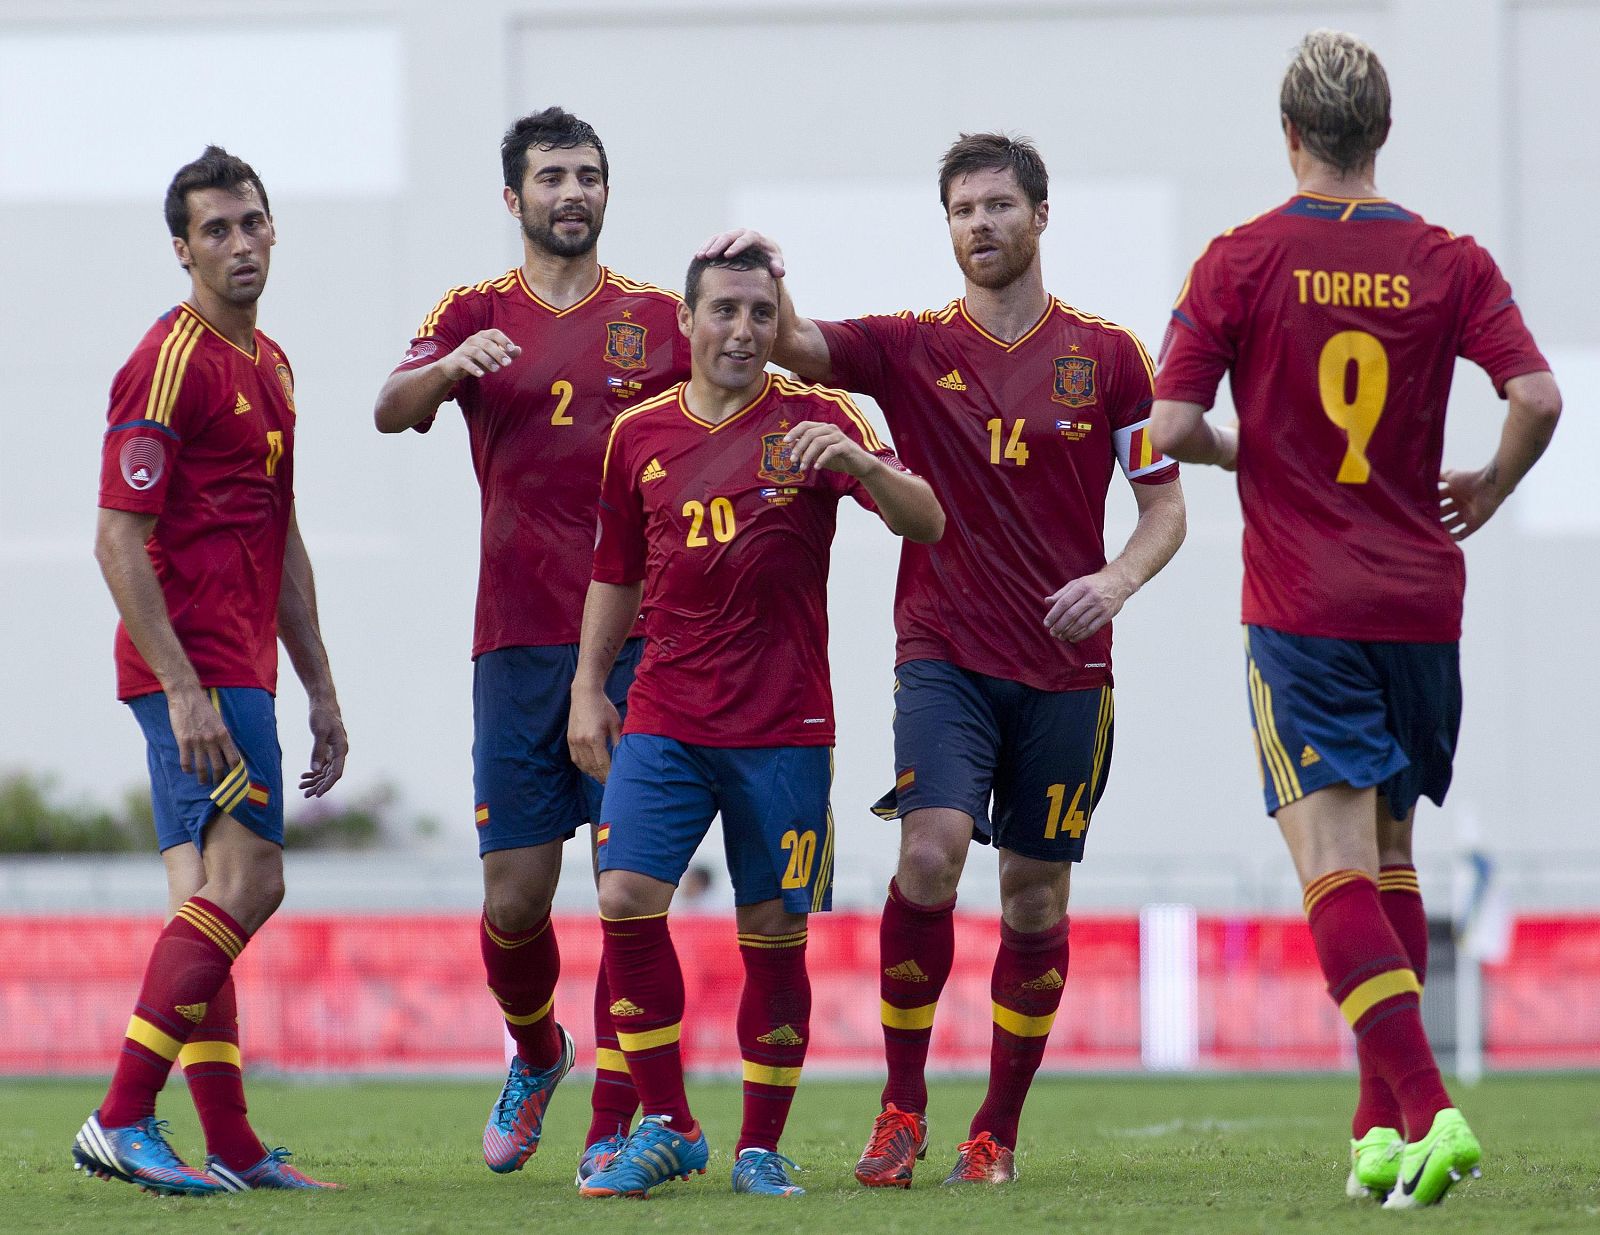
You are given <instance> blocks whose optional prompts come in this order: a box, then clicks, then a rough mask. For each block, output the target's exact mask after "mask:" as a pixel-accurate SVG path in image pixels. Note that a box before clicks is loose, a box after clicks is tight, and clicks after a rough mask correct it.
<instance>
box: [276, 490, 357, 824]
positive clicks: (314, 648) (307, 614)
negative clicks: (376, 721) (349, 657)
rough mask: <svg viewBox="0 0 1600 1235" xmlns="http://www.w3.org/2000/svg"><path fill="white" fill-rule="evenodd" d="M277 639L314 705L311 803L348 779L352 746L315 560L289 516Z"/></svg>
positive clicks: (306, 783) (304, 785)
mask: <svg viewBox="0 0 1600 1235" xmlns="http://www.w3.org/2000/svg"><path fill="white" fill-rule="evenodd" d="M278 638H279V639H281V640H282V641H283V646H284V649H285V650H286V651H287V652H288V653H289V663H290V664H292V665H293V666H294V672H295V676H296V677H298V678H299V679H300V684H301V685H302V686H304V687H305V691H306V698H307V700H308V701H309V703H310V705H311V716H310V725H311V767H310V768H309V769H308V770H307V771H306V772H304V773H303V774H302V775H301V777H300V788H301V790H302V791H303V792H304V793H305V795H306V797H308V798H320V797H321V796H322V795H323V794H325V793H327V792H328V790H330V789H332V788H333V787H334V785H335V784H337V783H338V780H339V778H340V777H341V776H343V775H344V760H345V756H346V755H347V754H348V753H349V751H350V740H349V738H348V737H347V736H346V735H345V731H344V718H343V717H342V716H341V715H340V713H339V696H338V695H337V694H336V693H335V691H334V689H333V670H332V669H331V668H329V666H328V651H327V649H326V648H325V647H324V646H323V643H322V626H321V623H320V622H319V620H318V618H317V588H316V581H315V580H314V579H313V577H312V574H311V558H310V556H309V555H308V554H307V553H306V545H305V541H304V540H302V539H301V538H300V523H299V520H298V519H297V518H296V517H295V514H294V512H293V510H291V511H290V512H289V538H288V541H287V542H286V543H285V545H284V550H283V586H282V587H281V588H280V589H279V591H278Z"/></svg>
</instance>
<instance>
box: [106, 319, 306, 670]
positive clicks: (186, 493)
mask: <svg viewBox="0 0 1600 1235" xmlns="http://www.w3.org/2000/svg"><path fill="white" fill-rule="evenodd" d="M106 420H107V422H108V424H109V426H110V427H109V428H108V429H107V430H106V436H105V444H104V446H103V447H102V449H101V459H100V505H101V506H104V507H106V508H108V509H110V510H129V511H134V512H135V513H138V514H150V515H155V516H156V526H155V531H154V533H153V534H152V535H151V537H150V540H149V542H148V543H147V544H146V546H145V548H146V549H148V550H149V553H150V561H151V563H152V564H153V565H154V566H155V571H156V578H157V579H159V580H160V581H161V590H162V592H163V594H164V595H165V596H166V601H167V613H168V615H169V616H170V617H171V619H172V627H173V630H174V631H175V632H176V633H177V636H178V641H179V642H180V643H181V644H182V645H183V650H184V652H185V653H187V654H188V657H189V660H190V662H191V663H192V664H193V665H194V668H195V672H196V673H198V674H199V675H200V683H201V685H202V686H207V687H211V686H256V687H260V688H261V689H263V690H269V691H275V690H276V689H277V686H278V590H279V585H280V583H281V582H282V579H283V547H284V541H285V539H286V538H287V537H288V534H289V514H290V511H291V510H292V509H293V506H294V375H293V373H292V372H291V371H290V369H289V362H288V361H287V360H285V359H284V355H283V350H282V349H281V348H280V347H279V346H278V345H277V344H276V343H274V342H273V341H272V340H271V339H269V338H267V336H266V335H264V334H262V333H261V332H260V331H259V330H258V331H256V339H255V355H254V356H252V355H250V354H249V353H248V352H244V351H241V350H240V349H239V348H237V347H235V346H234V345H233V344H232V343H230V342H229V341H228V340H227V339H225V338H223V337H222V335H220V334H218V333H217V332H216V330H214V329H213V328H212V327H211V325H210V323H208V322H207V321H206V320H205V318H203V317H201V316H200V314H199V313H197V312H196V311H195V310H194V309H193V308H191V307H190V306H189V305H187V304H181V305H179V306H178V307H177V308H175V309H173V310H172V311H171V312H169V313H166V314H164V315H163V316H162V317H161V318H159V319H158V320H157V321H156V324H155V325H154V326H152V327H151V328H150V330H149V331H148V332H147V333H146V334H145V336H144V338H143V339H142V340H141V341H140V343H139V346H138V347H136V348H135V349H134V351H133V355H132V356H130V357H129V358H128V360H127V363H126V364H124V365H123V366H122V368H121V369H120V370H119V371H118V373H117V376H116V379H115V380H114V381H113V382H112V384H111V408H110V411H109V412H108V413H107V415H106ZM116 656H117V698H119V699H132V698H134V697H135V696H137V695H148V694H150V693H152V692H154V691H158V690H160V689H161V683H160V682H159V681H158V680H157V679H156V676H155V674H153V673H151V672H150V667H149V666H148V665H147V664H145V660H144V657H142V656H140V655H139V651H138V649H137V648H135V647H134V646H133V641H132V640H131V639H129V638H128V632H127V631H126V630H125V629H123V627H122V624H121V623H120V622H119V623H118V624H117V639H116Z"/></svg>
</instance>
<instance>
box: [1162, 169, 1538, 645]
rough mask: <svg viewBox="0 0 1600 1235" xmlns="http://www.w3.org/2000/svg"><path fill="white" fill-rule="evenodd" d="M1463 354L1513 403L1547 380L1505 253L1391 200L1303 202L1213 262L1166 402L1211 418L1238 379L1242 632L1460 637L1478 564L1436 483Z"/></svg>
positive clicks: (1185, 317)
mask: <svg viewBox="0 0 1600 1235" xmlns="http://www.w3.org/2000/svg"><path fill="white" fill-rule="evenodd" d="M1457 356H1464V357H1466V358H1467V359H1468V360H1471V361H1473V362H1475V363H1476V364H1478V365H1480V366H1481V367H1482V368H1483V369H1484V370H1486V371H1487V372H1488V374H1489V377H1490V378H1491V379H1492V380H1493V381H1494V384H1495V388H1496V389H1497V390H1499V391H1500V393H1501V395H1502V396H1503V395H1504V393H1505V383H1506V382H1507V381H1509V380H1510V379H1511V378H1513V377H1516V376H1518V375H1520V374H1523V373H1535V372H1538V371H1540V370H1543V369H1548V368H1549V367H1550V366H1549V364H1548V363H1547V362H1546V361H1545V358H1544V357H1543V356H1541V355H1540V354H1539V349H1538V347H1537V346H1535V344H1534V341H1533V337H1532V336H1531V335H1530V334H1529V333H1528V329H1527V327H1526V326H1525V325H1524V324H1523V321H1522V313H1521V311H1520V310H1519V309H1518V308H1517V305H1516V301H1515V300H1513V299H1512V296H1511V288H1510V286H1509V285H1508V284H1507V283H1506V281H1505V279H1504V278H1503V277H1502V276H1501V274H1500V271H1499V269H1498V268H1497V267H1496V266H1495V263H1494V259H1493V258H1491V257H1490V256H1489V254H1488V253H1486V252H1485V251H1484V250H1483V249H1481V248H1479V247H1478V245H1477V244H1476V243H1475V242H1474V241H1473V240H1472V239H1471V237H1467V236H1460V237H1457V236H1452V235H1451V234H1450V233H1449V232H1447V231H1445V230H1444V229H1443V228H1441V227H1434V226H1432V225H1430V224H1428V223H1426V222H1424V221H1423V220H1422V219H1421V218H1419V217H1418V216H1417V215H1414V214H1412V213H1410V212H1409V211H1406V210H1402V209H1401V208H1400V207H1399V206H1397V205H1395V204H1394V203H1393V202H1389V201H1384V200H1382V199H1371V200H1359V201H1357V200H1350V199H1345V198H1329V197H1322V196H1318V195H1316V194H1311V193H1303V194H1300V195H1298V196H1296V197H1292V198H1290V199H1289V201H1288V202H1287V203H1285V204H1284V205H1282V206H1279V207H1278V208H1277V209H1275V210H1270V211H1268V212H1267V213H1266V214H1263V215H1260V216H1259V217H1257V218H1255V219H1252V220H1251V221H1250V222H1248V223H1245V224H1243V225H1241V226H1239V227H1235V228H1233V229H1231V230H1230V231H1227V232H1224V233H1223V234H1222V235H1221V236H1219V237H1217V239H1215V240H1213V241H1212V242H1211V244H1210V246H1209V247H1208V248H1207V249H1206V251H1205V252H1204V253H1203V254H1201V256H1200V260H1199V261H1197V262H1196V263H1195V264H1194V269H1193V270H1192V271H1191V272H1190V275H1189V280H1188V282H1187V283H1186V284H1185V285H1184V289H1183V292H1182V293H1181V295H1180V296H1179V298H1178V304H1177V307H1176V308H1175V309H1174V311H1173V315H1172V322H1171V324H1170V325H1169V326H1168V328H1167V341H1166V344H1165V345H1164V347H1163V350H1162V361H1161V373H1160V377H1159V379H1158V381H1157V390H1158V392H1159V394H1160V397H1161V398H1163V399H1175V400H1179V401H1182V402H1187V403H1199V404H1201V405H1203V406H1205V407H1210V406H1211V404H1212V401H1213V399H1214V398H1215V396H1216V390H1217V383H1218V382H1219V381H1221V380H1222V375H1223V374H1224V373H1226V372H1229V371H1231V372H1232V384H1233V400H1234V405H1235V407H1236V408H1237V409H1238V413H1239V501H1240V505H1241V506H1242V508H1243V510H1244V620H1245V621H1246V622H1247V623H1250V624H1252V625H1260V626H1270V627H1272V628H1274V629H1276V630H1283V631H1287V632H1289V633H1290V634H1298V635H1315V636H1323V637H1327V638H1335V639H1364V640H1377V641H1387V642H1418V643H1444V642H1450V641H1453V640H1455V639H1458V638H1460V637H1461V602H1462V597H1463V594H1464V593H1465V590H1466V569H1465V565H1464V563H1463V559H1462V555H1461V549H1460V547H1459V546H1458V545H1457V544H1456V543H1455V542H1454V541H1453V540H1451V539H1450V535H1449V533H1448V532H1446V531H1445V529H1444V525H1443V524H1442V523H1441V522H1440V521H1439V488H1438V486H1439V470H1440V468H1439V464H1440V459H1441V457H1442V455H1443V453H1444V420H1445V403H1446V401H1447V399H1448V398H1449V395H1450V379H1451V377H1452V376H1453V375H1454V370H1455V360H1456V357H1457Z"/></svg>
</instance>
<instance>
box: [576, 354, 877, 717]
mask: <svg viewBox="0 0 1600 1235" xmlns="http://www.w3.org/2000/svg"><path fill="white" fill-rule="evenodd" d="M683 392H684V388H683V387H682V386H678V387H676V388H675V389H673V390H669V391H667V392H666V393H664V394H662V395H661V396H660V397H659V398H656V399H652V400H651V401H650V402H649V403H647V404H645V405H643V406H642V407H639V408H637V409H635V410H633V411H629V412H624V413H623V414H622V415H621V416H619V417H618V418H617V424H616V428H615V429H614V430H613V431H612V434H611V445H610V447H609V449H608V451H607V453H606V461H605V479H604V481H603V482H602V486H601V494H600V537H599V541H598V543H597V544H596V546H595V551H594V577H595V578H596V579H597V580H599V581H600V582H602V583H618V584H627V583H637V582H638V581H640V580H641V579H642V580H643V581H644V625H645V634H646V636H647V637H648V638H647V641H646V643H645V650H644V657H643V659H642V660H641V661H640V662H639V670H638V673H637V675H636V676H635V678H634V682H633V689H632V690H631V691H629V692H628V717H627V721H626V723H625V725H624V732H627V733H651V734H656V735H659V736H661V737H669V738H675V739H677V740H678V741H680V742H691V743H694V744H696V745H700V746H831V745H833V691H832V688H831V686H830V684H829V680H828V595H827V593H828V556H829V550H830V548H831V546H832V544H833V530H834V521H835V518H836V516H837V513H838V505H839V500H840V499H841V498H843V497H844V496H845V495H847V494H848V495H849V496H851V497H853V498H854V499H855V500H856V501H858V502H860V503H861V505H863V506H865V507H867V508H868V509H869V510H872V509H876V507H875V506H874V505H873V502H872V499H871V497H870V496H868V494H867V491H866V488H865V487H864V486H863V485H862V484H861V482H860V481H859V480H857V479H855V478H854V477H852V476H846V475H845V474H844V473H842V472H833V471H820V472H819V471H809V472H806V473H804V474H803V475H802V474H801V473H799V472H797V471H796V470H795V467H794V465H793V463H792V462H791V461H790V458H789V451H788V447H787V446H785V445H784V441H783V437H784V434H785V433H786V432H787V431H788V430H789V429H791V428H792V427H794V426H795V425H797V424H799V423H800V422H801V421H804V420H815V421H827V422H829V423H831V424H836V425H838V426H839V427H840V428H842V429H843V430H844V431H845V432H846V433H848V434H849V435H850V436H851V437H852V438H854V439H855V440H856V441H858V442H860V443H861V444H862V446H864V447H865V448H866V449H868V450H870V451H872V452H874V453H875V454H877V455H879V456H880V457H881V458H883V459H884V460H885V461H886V462H888V463H889V464H890V466H892V467H896V468H899V467H900V462H899V460H897V459H896V458H895V457H894V455H893V454H892V453H890V452H889V451H888V450H887V449H886V448H885V446H884V444H883V442H882V441H881V440H879V438H878V436H877V435H876V434H875V433H874V432H873V431H872V426H871V425H870V424H869V423H868V422H867V420H866V418H865V417H864V416H863V415H862V414H861V412H860V411H858V410H857V408H856V406H855V404H853V403H852V402H851V401H850V400H849V398H848V397H846V396H845V395H844V394H842V393H841V392H839V391H836V390H828V389H825V388H823V387H820V386H810V385H807V384H805V383H803V382H796V381H791V380H790V379H789V378H786V377H779V376H777V375H775V374H770V373H769V374H768V375H767V378H766V382H765V384H764V385H763V386H762V389H761V393H760V394H759V395H757V396H756V397H755V398H754V399H752V400H751V401H750V403H749V404H747V405H746V406H745V407H744V408H743V409H741V410H740V411H738V412H736V413H735V414H734V415H732V416H730V417H728V418H727V419H726V420H724V421H722V422H721V423H720V424H716V425H711V424H708V423H706V422H705V421H703V420H701V419H699V418H698V417H696V416H695V415H694V413H692V412H691V411H690V410H689V408H688V405H687V403H686V402H685V401H684V398H683Z"/></svg>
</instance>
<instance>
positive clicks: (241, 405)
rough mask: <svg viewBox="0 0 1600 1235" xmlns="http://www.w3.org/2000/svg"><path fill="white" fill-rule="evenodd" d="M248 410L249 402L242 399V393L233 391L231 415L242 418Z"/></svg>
mask: <svg viewBox="0 0 1600 1235" xmlns="http://www.w3.org/2000/svg"><path fill="white" fill-rule="evenodd" d="M249 410H250V400H249V399H247V398H245V397H244V394H243V392H241V391H235V392H234V395H233V414H234V415H235V416H243V415H244V414H245V413H246V412H248V411H249Z"/></svg>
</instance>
